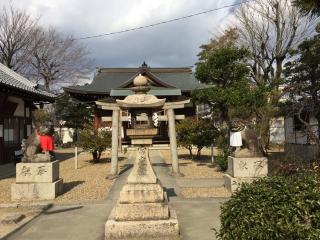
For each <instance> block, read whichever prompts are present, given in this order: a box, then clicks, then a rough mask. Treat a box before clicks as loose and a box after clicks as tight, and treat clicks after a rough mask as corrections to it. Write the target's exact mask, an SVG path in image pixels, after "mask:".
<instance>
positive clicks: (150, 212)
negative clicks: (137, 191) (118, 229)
mask: <svg viewBox="0 0 320 240" xmlns="http://www.w3.org/2000/svg"><path fill="white" fill-rule="evenodd" d="M114 219H115V220H116V221H143V220H164V219H169V206H168V203H167V202H166V201H165V202H163V203H133V204H132V203H129V204H121V203H118V204H117V205H116V207H115V213H114Z"/></svg>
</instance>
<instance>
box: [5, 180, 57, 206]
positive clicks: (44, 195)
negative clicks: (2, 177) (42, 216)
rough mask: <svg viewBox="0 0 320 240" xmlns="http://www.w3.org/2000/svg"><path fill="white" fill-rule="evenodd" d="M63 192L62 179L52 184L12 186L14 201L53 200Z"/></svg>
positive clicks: (19, 184)
mask: <svg viewBox="0 0 320 240" xmlns="http://www.w3.org/2000/svg"><path fill="white" fill-rule="evenodd" d="M62 192H63V180H62V179H59V180H57V181H55V182H52V183H14V184H12V185H11V199H12V200H13V201H32V200H51V199H55V198H56V197H57V196H58V195H59V194H61V193H62Z"/></svg>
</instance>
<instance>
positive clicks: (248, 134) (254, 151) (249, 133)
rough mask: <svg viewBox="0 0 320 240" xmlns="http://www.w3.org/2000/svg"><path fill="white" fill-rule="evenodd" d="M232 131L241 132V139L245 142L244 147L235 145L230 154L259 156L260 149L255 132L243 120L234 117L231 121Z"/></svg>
mask: <svg viewBox="0 0 320 240" xmlns="http://www.w3.org/2000/svg"><path fill="white" fill-rule="evenodd" d="M231 131H232V132H241V137H242V141H243V142H244V143H245V146H246V147H245V148H242V149H241V148H240V146H237V148H236V150H235V151H234V152H233V154H232V156H233V157H236V158H252V157H261V156H262V154H261V151H260V149H259V140H258V137H257V135H256V133H255V132H254V131H253V130H252V129H250V128H248V127H247V126H246V124H245V122H244V121H242V120H239V119H234V120H232V122H231Z"/></svg>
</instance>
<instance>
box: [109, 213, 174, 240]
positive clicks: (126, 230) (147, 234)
mask: <svg viewBox="0 0 320 240" xmlns="http://www.w3.org/2000/svg"><path fill="white" fill-rule="evenodd" d="M114 216H115V210H112V212H111V214H110V216H109V219H108V221H107V222H106V225H105V239H106V240H115V239H127V240H130V239H132V240H133V239H139V240H142V239H161V240H162V239H163V240H164V239H166V240H173V239H179V224H178V219H177V215H176V213H175V211H173V210H170V218H169V219H166V220H149V221H116V220H115V218H114Z"/></svg>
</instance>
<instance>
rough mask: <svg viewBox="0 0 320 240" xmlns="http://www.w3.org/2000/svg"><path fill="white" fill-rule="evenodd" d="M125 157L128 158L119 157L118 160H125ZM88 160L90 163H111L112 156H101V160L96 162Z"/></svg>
mask: <svg viewBox="0 0 320 240" xmlns="http://www.w3.org/2000/svg"><path fill="white" fill-rule="evenodd" d="M125 159H126V158H125V157H118V162H121V161H124V160H125ZM86 162H89V163H92V164H104V163H110V162H111V157H105V158H100V160H99V162H94V161H93V160H92V159H91V160H86Z"/></svg>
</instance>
